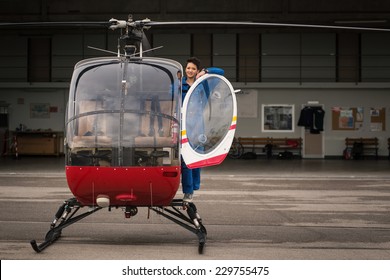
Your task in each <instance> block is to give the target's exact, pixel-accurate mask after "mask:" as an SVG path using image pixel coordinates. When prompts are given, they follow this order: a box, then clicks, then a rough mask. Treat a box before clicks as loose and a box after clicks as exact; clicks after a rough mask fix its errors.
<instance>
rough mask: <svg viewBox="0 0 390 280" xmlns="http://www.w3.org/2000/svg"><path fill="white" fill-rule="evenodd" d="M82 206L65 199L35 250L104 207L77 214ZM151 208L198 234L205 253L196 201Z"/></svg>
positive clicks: (32, 242) (204, 236)
mask: <svg viewBox="0 0 390 280" xmlns="http://www.w3.org/2000/svg"><path fill="white" fill-rule="evenodd" d="M82 207H86V206H81V205H80V203H79V202H78V201H77V199H76V198H71V199H68V200H66V201H64V203H63V204H62V205H61V206H60V207H59V209H58V211H57V213H56V214H55V218H54V220H53V222H52V223H51V224H50V230H49V231H48V232H47V233H46V236H45V241H44V242H42V243H41V244H37V242H36V240H31V241H30V244H31V246H32V248H33V249H34V251H35V252H37V253H40V252H42V251H43V250H44V249H46V248H47V247H48V246H50V245H51V244H53V243H54V242H56V241H57V240H58V239H59V238H60V237H61V233H62V230H63V229H64V228H66V227H68V226H70V225H72V224H74V223H76V222H78V221H80V220H81V219H84V218H86V217H88V216H89V215H91V214H93V213H95V212H96V211H98V210H100V209H102V208H101V207H97V206H96V207H90V208H89V209H88V212H85V213H83V214H79V215H76V213H77V212H78V211H79V210H80V208H82ZM149 209H151V210H152V211H154V212H156V213H157V214H159V215H161V216H163V217H164V218H167V219H168V220H170V221H173V222H174V223H176V224H178V225H179V226H181V227H183V228H185V229H187V230H188V231H191V232H192V233H194V234H196V235H197V237H198V239H199V246H198V252H199V254H203V251H204V246H205V244H206V236H207V231H206V228H205V227H204V226H203V224H202V219H201V218H200V216H199V214H198V211H197V209H196V206H195V204H194V203H192V202H190V203H186V202H183V200H181V199H174V200H173V201H172V202H171V204H170V205H169V206H164V207H162V206H152V207H150V208H149ZM181 209H183V210H186V212H187V215H188V216H186V215H184V214H183V212H182V211H180V210H181Z"/></svg>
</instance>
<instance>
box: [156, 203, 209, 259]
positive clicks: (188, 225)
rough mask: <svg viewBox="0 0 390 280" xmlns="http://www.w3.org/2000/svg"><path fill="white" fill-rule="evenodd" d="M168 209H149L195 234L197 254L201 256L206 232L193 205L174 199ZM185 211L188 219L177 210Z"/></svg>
mask: <svg viewBox="0 0 390 280" xmlns="http://www.w3.org/2000/svg"><path fill="white" fill-rule="evenodd" d="M170 207H171V208H172V209H170V208H168V207H156V206H155V207H151V208H150V209H151V210H153V211H154V212H156V213H157V214H159V215H161V216H163V217H164V218H167V219H168V220H171V221H172V222H174V223H176V224H178V225H179V226H181V227H183V228H185V229H187V230H189V231H191V232H193V233H195V234H196V235H197V236H198V239H199V247H198V252H199V254H203V250H204V246H205V244H206V237H207V230H206V228H205V227H204V226H203V224H202V219H201V218H200V216H199V214H198V211H197V209H196V206H195V204H194V203H192V202H190V203H186V202H183V200H181V199H174V200H173V201H172V203H171V205H170ZM181 207H182V208H183V209H186V210H187V214H188V217H187V216H186V215H184V214H183V213H182V212H180V210H179V208H181Z"/></svg>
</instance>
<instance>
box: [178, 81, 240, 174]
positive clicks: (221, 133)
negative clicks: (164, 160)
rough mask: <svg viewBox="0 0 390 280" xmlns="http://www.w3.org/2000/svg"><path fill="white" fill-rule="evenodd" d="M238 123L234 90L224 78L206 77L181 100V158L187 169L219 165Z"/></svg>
mask: <svg viewBox="0 0 390 280" xmlns="http://www.w3.org/2000/svg"><path fill="white" fill-rule="evenodd" d="M236 121H237V102H236V96H235V91H234V89H233V87H232V85H231V84H230V82H229V81H228V80H227V79H226V78H225V77H223V76H220V75H216V74H206V75H203V76H202V77H200V78H199V79H198V80H196V81H195V83H194V84H193V85H192V86H191V88H190V90H189V91H188V93H187V94H186V97H185V98H184V100H183V106H182V127H181V144H182V145H181V155H182V157H183V160H184V162H185V163H186V165H187V166H188V167H189V168H199V167H205V166H211V165H217V164H220V163H221V162H222V161H223V160H224V159H225V157H226V155H227V154H228V152H229V149H230V146H231V144H232V142H233V138H234V133H235V130H236Z"/></svg>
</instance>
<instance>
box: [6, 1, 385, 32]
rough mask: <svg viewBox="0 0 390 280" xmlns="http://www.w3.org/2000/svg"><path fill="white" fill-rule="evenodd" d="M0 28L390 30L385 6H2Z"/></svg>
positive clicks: (196, 3) (9, 3)
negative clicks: (262, 24) (205, 25)
mask: <svg viewBox="0 0 390 280" xmlns="http://www.w3.org/2000/svg"><path fill="white" fill-rule="evenodd" d="M0 6H1V9H0V22H19V21H105V20H108V19H110V18H112V17H114V18H127V15H128V14H133V16H134V18H135V19H142V18H146V17H148V18H151V19H152V20H156V21H157V20H158V21H162V20H168V21H172V20H232V21H267V22H289V23H310V24H341V25H358V26H366V27H390V23H389V21H390V17H389V16H390V1H388V0H375V1H367V0H343V1H340V0H327V1H315V0H261V1H258V0H239V1H237V0H224V1H220V0H197V1H179V0H147V1H139V0H127V1H96V0H82V1H80V0H37V1H26V0H0Z"/></svg>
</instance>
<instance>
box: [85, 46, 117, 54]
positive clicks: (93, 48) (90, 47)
mask: <svg viewBox="0 0 390 280" xmlns="http://www.w3.org/2000/svg"><path fill="white" fill-rule="evenodd" d="M87 47H88V48H89V49H92V50H97V51H101V52H106V53H111V54H117V53H116V52H112V51H108V50H104V49H99V48H95V47H92V46H87Z"/></svg>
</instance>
